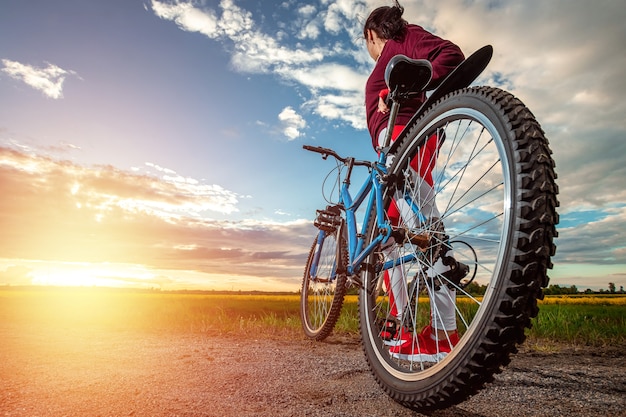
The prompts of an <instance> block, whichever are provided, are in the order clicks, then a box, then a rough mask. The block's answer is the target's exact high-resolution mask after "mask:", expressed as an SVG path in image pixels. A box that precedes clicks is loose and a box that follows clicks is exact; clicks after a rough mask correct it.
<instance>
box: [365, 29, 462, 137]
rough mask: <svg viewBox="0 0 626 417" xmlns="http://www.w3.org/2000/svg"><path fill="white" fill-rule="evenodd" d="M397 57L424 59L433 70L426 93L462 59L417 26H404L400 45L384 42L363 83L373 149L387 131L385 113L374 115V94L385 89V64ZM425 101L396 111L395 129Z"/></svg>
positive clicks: (450, 46)
mask: <svg viewBox="0 0 626 417" xmlns="http://www.w3.org/2000/svg"><path fill="white" fill-rule="evenodd" d="M398 54H403V55H406V56H408V57H409V58H413V59H427V60H429V61H430V63H431V64H432V66H433V78H432V81H431V82H430V84H429V85H428V89H433V88H435V87H437V86H438V85H439V83H440V82H441V81H442V80H443V79H444V78H445V77H446V76H447V75H448V74H449V73H450V72H451V71H452V70H453V69H454V68H456V66H457V65H459V64H460V63H461V62H462V61H463V59H465V57H464V56H463V52H461V49H460V48H459V47H458V46H456V45H455V44H453V43H452V42H450V41H447V40H444V39H441V38H440V37H438V36H435V35H433V34H432V33H430V32H427V31H426V30H424V29H423V28H422V27H420V26H417V25H408V26H407V33H406V35H405V37H404V39H403V40H402V41H400V42H398V41H394V40H391V39H390V40H388V41H387V43H386V44H385V46H384V48H383V51H382V53H381V55H380V57H379V58H378V61H376V66H375V67H374V69H373V70H372V73H371V74H370V76H369V78H368V79H367V83H366V84H365V111H366V113H367V128H368V130H369V132H370V135H371V136H372V144H373V145H374V147H376V144H377V142H378V135H379V134H380V131H381V130H383V129H384V128H385V127H387V121H388V119H389V113H384V114H383V113H381V112H379V111H378V94H379V93H380V91H381V90H384V89H386V88H387V85H386V84H385V68H386V67H387V63H388V62H389V60H390V59H391V58H392V57H393V56H395V55H398ZM425 99H426V97H425V94H422V96H421V97H420V98H419V99H416V100H412V101H411V102H409V103H406V104H404V105H403V106H402V107H401V108H400V112H399V113H398V118H397V119H396V125H406V124H407V123H408V121H409V120H410V119H411V117H412V116H413V115H414V114H415V112H416V111H417V109H418V108H419V106H420V105H421V104H422V103H423V102H424V100H425Z"/></svg>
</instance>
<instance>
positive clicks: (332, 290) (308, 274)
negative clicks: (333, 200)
mask: <svg viewBox="0 0 626 417" xmlns="http://www.w3.org/2000/svg"><path fill="white" fill-rule="evenodd" d="M341 230H342V228H341V226H338V227H337V228H335V229H334V230H327V231H324V230H320V231H319V233H318V236H317V237H316V238H315V240H314V241H313V245H312V246H311V250H310V252H309V257H308V260H307V263H306V267H305V269H304V277H303V278H302V290H301V294H300V318H301V321H302V328H303V330H304V334H305V335H306V336H307V337H309V338H311V339H315V340H317V341H320V340H323V339H325V338H326V337H328V335H330V333H331V332H332V330H333V328H334V327H335V324H336V323H337V320H338V319H339V315H340V314H341V307H342V306H343V298H344V295H345V293H346V280H347V278H346V274H345V272H341V271H339V269H340V268H339V267H338V265H339V264H338V260H339V259H341V258H340V257H341V256H347V248H346V242H345V240H344V239H343V237H342V235H341ZM344 254H345V255H344ZM346 262H347V260H346V261H345V262H344V263H343V265H345V264H346Z"/></svg>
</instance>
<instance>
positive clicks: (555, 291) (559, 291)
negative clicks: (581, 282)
mask: <svg viewBox="0 0 626 417" xmlns="http://www.w3.org/2000/svg"><path fill="white" fill-rule="evenodd" d="M543 293H544V294H545V295H566V294H624V293H625V291H624V286H623V285H620V286H619V290H617V287H616V285H615V283H614V282H609V288H608V290H606V289H604V288H600V289H599V290H598V291H594V290H592V289H590V288H587V289H586V290H585V291H578V288H577V287H576V286H575V285H570V286H569V287H566V286H563V287H562V286H560V285H550V286H548V288H545V289H544V290H543Z"/></svg>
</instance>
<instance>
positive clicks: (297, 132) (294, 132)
mask: <svg viewBox="0 0 626 417" xmlns="http://www.w3.org/2000/svg"><path fill="white" fill-rule="evenodd" d="M278 120H280V122H281V125H282V129H283V134H284V135H285V136H287V137H288V138H289V140H294V139H297V138H299V137H301V136H304V133H302V129H304V128H305V127H306V121H305V120H304V119H303V118H302V116H300V115H299V114H298V113H296V111H295V110H294V109H293V108H291V107H285V108H284V109H283V111H281V112H280V114H279V115H278Z"/></svg>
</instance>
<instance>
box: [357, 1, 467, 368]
mask: <svg viewBox="0 0 626 417" xmlns="http://www.w3.org/2000/svg"><path fill="white" fill-rule="evenodd" d="M403 13H404V8H403V7H402V6H400V4H399V3H398V1H397V0H396V1H395V2H394V5H393V6H383V7H379V8H377V9H375V10H373V11H372V12H371V13H370V15H369V17H368V18H367V20H366V21H365V25H364V27H363V36H364V38H365V41H366V43H367V50H368V52H369V54H370V56H371V57H372V59H373V60H374V61H376V64H375V66H374V69H373V70H372V73H371V74H370V76H369V78H368V80H367V83H366V86H365V106H366V113H367V126H368V130H369V132H370V135H371V138H372V145H373V146H374V148H375V149H376V148H379V147H382V146H383V141H384V139H385V136H386V133H387V124H388V120H389V108H388V107H387V105H386V103H385V99H386V97H387V94H388V93H389V91H388V89H387V85H386V83H385V69H386V67H387V64H388V62H389V60H390V59H391V58H392V57H394V56H395V55H398V54H402V55H406V56H408V57H409V58H413V59H426V60H428V61H430V63H431V65H432V69H433V72H432V79H431V82H430V84H429V85H428V86H427V89H433V88H435V87H437V86H438V85H439V83H440V82H441V81H442V80H443V79H444V78H445V77H446V76H447V75H448V74H449V73H450V72H451V71H452V70H453V69H454V68H455V67H456V66H457V65H458V64H460V63H461V62H462V61H463V59H464V56H463V53H462V52H461V50H460V48H459V47H458V46H457V45H455V44H454V43H452V42H450V41H448V40H444V39H441V38H440V37H438V36H436V35H434V34H432V33H430V32H428V31H426V30H425V29H423V28H422V27H420V26H417V25H413V24H410V23H408V22H407V21H406V20H404V19H403V18H402V15H403ZM425 99H426V96H425V93H422V94H421V96H419V97H418V98H416V99H413V100H410V101H408V102H407V103H404V104H403V106H402V107H401V108H400V110H399V112H398V116H397V119H396V124H395V126H394V128H393V132H392V140H395V139H396V137H397V136H398V135H399V134H400V132H401V131H402V129H403V128H404V126H405V125H406V124H407V123H408V121H409V120H410V119H411V117H412V116H413V115H414V114H415V112H416V111H417V110H418V108H419V107H420V105H421V104H422V103H423V102H424V101H425ZM438 147H439V144H438V143H437V141H436V140H435V137H433V138H431V139H429V140H428V141H427V142H426V143H425V145H424V146H423V148H422V149H421V151H420V153H419V155H418V156H417V157H416V161H415V163H411V165H412V167H413V168H414V169H415V175H419V177H421V179H422V181H420V183H421V184H422V185H421V186H420V200H421V201H425V202H426V204H424V205H423V206H422V207H420V210H421V212H422V213H423V214H425V215H427V216H429V217H430V219H431V221H432V219H436V220H435V221H436V222H437V223H440V221H439V220H438V219H439V217H440V214H439V211H438V209H437V206H436V204H435V201H434V198H433V197H429V196H434V192H433V188H432V187H433V179H432V174H431V172H432V169H433V165H434V160H435V158H436V156H437V149H438ZM404 212H405V210H404V207H403V206H402V201H401V200H396V201H395V204H392V205H391V207H390V209H389V211H388V213H387V214H388V215H389V218H390V219H391V221H392V223H393V224H394V225H398V224H399V223H400V221H403V222H405V224H406V223H407V222H410V221H411V220H410V219H409V216H403V215H402V213H404ZM413 222H414V221H413ZM410 226H411V227H416V226H417V225H415V224H413V225H410ZM444 252H446V253H442V256H441V257H440V258H439V259H438V260H437V261H436V262H435V263H434V265H433V266H431V267H430V268H429V269H428V270H427V271H426V274H427V276H428V277H429V278H430V279H431V280H434V279H435V278H436V277H438V276H440V275H444V274H445V275H444V276H446V277H449V275H450V274H451V273H452V272H454V273H455V274H456V275H457V276H455V277H454V279H458V280H460V279H461V278H462V276H460V277H459V274H461V275H463V274H467V267H466V266H465V265H463V264H460V263H458V262H456V261H455V260H454V257H453V253H452V249H451V248H448V250H447V251H445V250H444ZM388 255H389V254H388ZM385 285H386V287H387V289H388V291H389V293H390V302H391V304H392V307H391V313H392V315H393V316H395V322H394V323H390V322H389V320H388V323H387V324H386V326H388V327H387V329H383V337H384V338H386V339H389V340H388V342H387V343H388V344H389V345H390V349H389V351H390V353H391V355H392V356H394V357H397V358H401V359H420V360H423V361H433V362H434V361H438V360H440V359H441V358H442V355H445V354H447V353H448V352H450V349H451V346H453V345H454V344H456V343H457V342H458V334H457V331H456V317H455V303H456V294H455V290H454V289H451V288H449V287H448V286H447V285H437V286H435V285H432V289H431V290H430V291H431V292H430V294H431V323H430V324H429V325H428V326H426V327H425V328H424V329H422V331H420V332H417V331H410V330H409V329H407V328H406V327H402V326H401V327H400V329H399V330H396V323H400V324H401V323H402V312H403V310H404V307H405V306H406V304H407V302H408V294H407V289H406V283H405V282H404V280H403V276H402V270H401V267H396V268H394V269H392V270H389V271H388V272H386V276H385ZM392 329H393V330H392ZM385 332H387V334H385Z"/></svg>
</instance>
